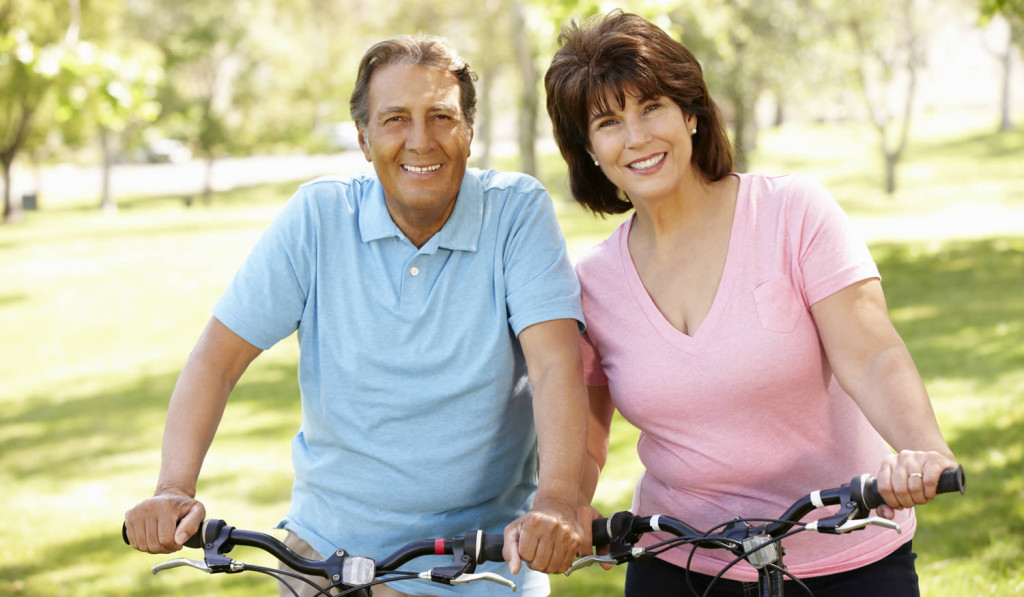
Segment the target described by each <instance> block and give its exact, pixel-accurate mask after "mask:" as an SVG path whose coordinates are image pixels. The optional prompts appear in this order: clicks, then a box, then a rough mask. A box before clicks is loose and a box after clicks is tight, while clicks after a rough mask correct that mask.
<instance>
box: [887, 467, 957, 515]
mask: <svg viewBox="0 0 1024 597" xmlns="http://www.w3.org/2000/svg"><path fill="white" fill-rule="evenodd" d="M956 467H957V462H956V459H955V458H953V456H952V455H951V454H946V453H942V452H931V451H929V452H925V451H917V450H902V451H901V452H899V453H897V454H891V455H889V456H886V458H885V460H884V461H882V466H881V468H880V469H879V471H878V475H877V479H878V493H879V494H880V495H881V496H882V498H883V499H884V500H885V503H886V504H887V505H884V506H879V507H878V508H877V509H876V510H875V511H876V512H877V513H878V515H879V516H881V517H883V518H888V519H890V520H891V519H892V518H894V517H895V516H896V510H902V509H904V508H910V507H913V506H919V505H921V504H927V503H928V502H930V501H932V500H933V499H935V495H936V492H935V488H936V486H937V485H938V482H939V475H941V474H942V471H945V470H948V469H951V468H956Z"/></svg>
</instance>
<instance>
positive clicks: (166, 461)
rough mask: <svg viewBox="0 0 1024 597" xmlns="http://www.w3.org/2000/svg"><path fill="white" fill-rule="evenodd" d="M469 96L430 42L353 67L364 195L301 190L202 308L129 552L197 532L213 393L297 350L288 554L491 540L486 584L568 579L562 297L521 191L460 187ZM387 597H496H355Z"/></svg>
mask: <svg viewBox="0 0 1024 597" xmlns="http://www.w3.org/2000/svg"><path fill="white" fill-rule="evenodd" d="M474 79H475V75H474V73H473V72H472V70H471V69H470V68H469V66H468V65H467V64H466V63H465V62H464V61H463V60H462V59H461V58H459V57H458V56H457V55H456V54H455V53H454V52H453V51H452V50H451V49H450V48H449V47H447V46H446V45H445V44H444V43H443V42H441V41H439V40H437V39H434V38H426V37H416V38H412V37H398V38H393V39H390V40H386V41H384V42H381V43H379V44H377V45H375V46H374V47H372V48H371V49H370V50H369V51H368V52H367V54H366V55H365V56H364V57H363V60H362V62H361V64H360V68H359V76H358V80H357V84H356V88H355V90H354V92H353V94H352V100H351V110H352V115H353V120H355V121H356V124H357V127H358V131H359V144H360V147H361V148H362V150H363V153H364V155H365V156H366V159H367V160H368V161H370V162H371V163H372V164H373V169H374V173H373V174H370V173H366V174H360V175H355V176H352V177H350V178H345V179H320V180H317V181H313V182H311V183H308V184H306V185H303V186H302V187H300V189H299V191H298V192H297V193H296V195H295V196H294V197H292V199H291V200H290V201H289V202H288V204H287V206H286V207H285V208H284V210H283V211H282V213H281V214H280V215H279V216H278V217H277V218H276V219H275V221H274V222H273V223H272V224H271V226H270V227H269V228H268V230H267V231H266V233H265V234H264V236H263V238H262V239H261V240H260V242H259V243H258V244H257V246H256V247H255V248H254V250H253V252H252V254H251V255H250V256H249V258H248V260H247V261H246V263H245V264H244V265H243V266H242V268H241V269H240V270H239V272H238V274H237V275H236V277H235V280H234V281H233V282H232V284H231V286H230V287H229V288H228V289H227V291H226V292H225V294H224V296H223V297H221V299H220V301H218V303H217V304H216V306H215V307H214V309H213V318H211V320H210V322H209V324H208V325H207V327H206V329H205V330H204V332H203V334H202V336H201V337H200V339H199V341H198V344H197V346H196V348H195V350H194V351H193V353H192V355H191V356H190V357H189V359H188V361H187V363H186V364H185V367H184V369H183V371H182V374H181V377H180V378H179V381H178V383H177V385H176V387H175V389H174V392H173V394H172V396H171V402H170V406H169V408H168V418H167V426H166V429H165V436H164V444H163V460H162V465H161V471H160V478H159V482H158V485H157V490H156V493H155V495H154V497H152V498H150V499H148V500H145V501H143V502H142V503H140V504H138V505H137V506H135V507H134V508H132V509H131V510H129V511H128V513H127V514H126V525H127V528H128V537H129V539H130V541H131V543H132V545H133V546H135V547H136V548H137V549H140V550H142V551H147V552H151V553H169V552H171V551H175V550H177V549H180V547H181V545H182V544H183V543H184V541H185V540H186V539H187V538H188V537H189V536H190V535H191V534H192V533H194V532H195V531H196V529H198V527H199V525H200V523H201V521H202V520H203V519H204V517H205V515H206V514H205V509H204V507H203V505H202V504H201V503H200V502H198V501H197V500H196V499H195V494H196V482H197V479H198V476H199V470H200V467H201V465H202V461H203V458H204V456H205V454H206V451H207V450H208V449H209V446H210V443H211V442H212V440H213V436H214V434H215V432H216V428H217V425H218V422H219V420H220V417H221V415H222V414H223V411H224V407H225V404H226V401H227V396H228V394H229V392H230V391H231V388H232V387H233V386H234V384H235V383H236V382H237V380H238V378H239V377H240V376H241V374H242V372H243V371H244V370H245V368H246V367H247V366H248V364H249V363H250V362H251V361H252V360H253V359H254V358H255V357H256V356H257V355H258V354H259V353H260V352H261V351H262V350H265V349H267V348H269V347H270V346H272V345H273V344H274V343H275V342H277V341H278V340H280V339H282V338H285V337H287V336H288V335H290V334H291V332H293V331H295V330H298V338H299V344H300V350H301V356H300V362H299V384H300V388H301V392H302V413H303V423H302V428H301V430H300V431H299V433H298V434H297V435H296V436H295V438H294V439H293V441H292V459H293V463H294V465H295V483H294V486H293V490H292V502H291V506H290V509H289V512H288V514H287V516H286V518H285V519H284V521H283V522H282V523H281V524H282V526H283V528H285V529H287V530H288V531H289V536H288V538H287V539H286V543H287V544H289V545H290V546H292V547H293V549H295V550H296V551H298V552H300V554H303V555H306V556H307V557H316V558H321V557H323V555H325V554H329V553H331V552H333V551H334V550H335V549H338V548H343V549H346V550H348V551H350V552H351V553H354V554H358V555H367V556H370V557H375V558H376V557H381V556H384V555H386V554H388V553H390V552H391V551H393V550H394V549H396V548H398V547H400V546H401V545H403V544H405V543H407V542H409V541H412V540H417V539H423V538H428V537H434V536H442V535H447V536H454V535H459V534H462V533H464V532H466V531H468V530H472V529H476V528H482V529H484V530H489V531H491V532H502V531H503V532H504V535H505V540H506V545H505V552H504V555H505V559H506V561H507V566H506V565H505V564H501V565H500V566H497V565H496V566H494V567H493V568H492V570H493V571H495V572H498V573H503V574H505V575H506V576H510V577H512V578H514V580H515V581H516V582H517V584H519V585H520V587H522V588H523V589H525V592H526V594H528V595H546V594H547V593H548V590H549V589H548V583H547V578H546V577H545V576H544V575H543V574H539V573H538V572H547V573H554V572H561V571H564V570H565V569H566V568H567V567H568V565H569V564H570V563H571V561H572V558H573V556H574V555H575V554H576V553H577V550H579V549H580V548H581V546H580V545H579V542H580V539H581V537H582V533H581V528H580V526H579V523H578V521H577V519H576V502H577V487H578V486H579V480H580V475H581V470H582V461H583V451H584V443H585V435H586V417H587V407H586V402H585V401H586V397H585V392H584V389H583V386H582V381H581V380H582V372H581V366H580V357H579V353H578V342H577V340H578V338H577V334H578V326H579V325H580V322H582V312H581V309H580V305H579V286H578V283H577V282H576V279H575V277H574V275H573V273H572V269H571V266H570V264H569V262H568V259H567V257H566V252H565V243H564V240H563V238H562V236H561V232H560V230H559V228H558V225H557V222H556V220H555V218H554V211H553V208H552V205H551V200H550V197H549V196H548V195H547V193H546V192H545V191H544V189H543V188H542V187H541V186H540V184H539V183H537V182H536V181H535V180H533V179H532V178H529V177H526V176H523V175H519V174H507V173H498V172H493V171H488V172H479V171H475V170H467V168H466V163H467V160H468V158H469V155H470V142H471V141H472V138H473V130H472V123H473V115H474V111H475V104H476V96H475V90H474V86H473V81H474ZM527 380H528V381H529V383H526V382H527ZM535 440H536V441H535ZM538 448H539V449H538ZM538 469H539V471H538ZM538 472H539V476H538ZM531 504H532V507H531ZM588 551H589V550H588ZM522 562H526V563H528V564H529V565H530V568H532V571H531V570H526V569H525V568H524V569H522V570H521V569H520V568H521V564H522ZM485 569H486V568H485ZM410 583H415V584H410ZM480 585H488V586H480ZM389 587H390V588H389ZM296 589H297V590H301V586H296ZM396 591H405V592H408V593H409V594H427V595H449V594H461V593H463V592H470V593H472V594H474V595H481V594H505V593H507V591H508V589H507V588H503V587H500V586H498V585H493V584H491V583H486V582H483V583H474V584H473V585H468V587H467V588H465V589H453V588H449V587H446V586H442V585H438V584H429V583H426V584H424V583H421V582H418V581H406V582H403V583H395V584H393V585H390V586H389V585H383V586H378V587H375V588H374V595H375V596H376V597H381V596H394V595H403V594H405V593H400V592H396ZM492 592H493V593H492ZM281 594H282V595H290V594H291V592H290V591H289V590H288V589H287V588H284V587H282V589H281Z"/></svg>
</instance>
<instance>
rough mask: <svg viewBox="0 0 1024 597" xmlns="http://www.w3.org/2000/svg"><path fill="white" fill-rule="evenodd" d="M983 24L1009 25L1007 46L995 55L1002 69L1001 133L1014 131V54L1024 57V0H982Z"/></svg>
mask: <svg viewBox="0 0 1024 597" xmlns="http://www.w3.org/2000/svg"><path fill="white" fill-rule="evenodd" d="M980 10H981V22H982V24H987V23H989V22H990V21H992V20H993V19H996V18H1000V17H1001V18H1002V20H1003V21H1004V22H1005V23H1006V25H1007V31H1006V42H1005V45H1004V46H1003V47H1002V48H1001V49H999V50H998V51H993V54H995V55H996V57H997V58H998V59H999V63H1000V66H1001V67H1002V71H1003V75H1002V89H1001V92H1000V102H999V131H1000V132H1006V131H1009V130H1012V129H1013V121H1012V120H1011V118H1010V106H1011V101H1010V87H1011V81H1012V79H1013V77H1012V73H1013V53H1014V50H1015V49H1018V50H1020V51H1021V52H1022V55H1024V0H981V4H980Z"/></svg>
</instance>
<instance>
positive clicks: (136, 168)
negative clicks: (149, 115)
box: [24, 151, 1024, 243]
mask: <svg viewBox="0 0 1024 597" xmlns="http://www.w3.org/2000/svg"><path fill="white" fill-rule="evenodd" d="M369 167H370V166H369V164H368V163H367V162H366V160H365V159H364V158H363V155H362V153H361V152H359V151H348V152H343V153H335V154H323V155H284V156H256V157H247V158H224V159H220V160H218V161H217V162H216V163H215V164H214V171H213V187H214V189H215V190H225V189H231V188H235V187H240V186H249V185H254V184H265V183H274V182H289V181H299V180H310V179H313V178H316V177H317V176H323V175H327V174H345V173H349V172H354V171H357V170H363V169H368V168H369ZM205 168H206V165H205V163H204V162H202V161H201V160H192V161H190V162H187V163H183V164H123V165H118V166H116V167H115V168H114V170H113V176H112V187H113V190H114V193H115V196H131V195H146V194H153V195H182V196H188V195H198V194H199V193H200V191H201V189H202V184H203V179H204V176H205ZM24 174H27V175H28V176H29V177H30V178H31V179H32V180H33V181H34V182H33V183H32V184H30V187H32V188H34V187H35V186H37V185H38V186H39V187H41V190H42V195H41V197H42V205H43V206H44V208H45V206H46V205H59V204H61V203H63V202H67V201H77V202H81V201H82V200H83V198H88V197H95V198H96V202H97V204H98V202H99V189H100V181H101V172H100V169H99V168H97V167H77V166H72V165H61V166H55V167H52V168H45V169H43V170H42V172H41V176H37V175H36V174H34V173H24ZM851 219H852V220H853V222H854V224H855V226H857V228H858V229H859V230H860V232H861V234H862V235H863V237H864V239H865V240H866V241H867V242H869V243H874V242H885V241H899V240H917V241H923V240H952V239H970V238H981V237H986V236H1024V206H1021V207H1010V206H1004V205H998V204H975V203H971V204H963V205H958V206H954V207H950V208H946V209H943V210H938V211H934V212H929V213H925V214H914V215H905V214H894V215H873V216H865V215H854V216H851Z"/></svg>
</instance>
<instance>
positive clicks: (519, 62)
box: [511, 0, 540, 176]
mask: <svg viewBox="0 0 1024 597" xmlns="http://www.w3.org/2000/svg"><path fill="white" fill-rule="evenodd" d="M511 9H512V37H513V39H514V42H515V50H516V66H517V67H518V68H519V74H520V78H521V80H522V90H521V95H520V97H519V119H518V120H519V157H520V169H521V170H522V171H523V172H525V173H526V174H529V175H531V176H537V155H536V145H535V144H536V131H537V107H538V105H539V104H540V93H539V92H538V91H537V80H538V78H539V77H540V75H539V74H538V73H537V65H536V64H535V62H534V55H533V47H532V46H531V44H530V39H529V32H528V30H527V28H526V6H524V4H523V2H522V1H521V0H515V1H513V2H512V6H511Z"/></svg>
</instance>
